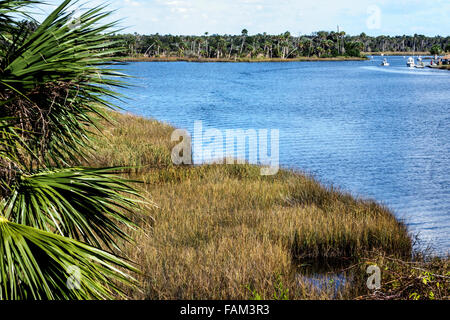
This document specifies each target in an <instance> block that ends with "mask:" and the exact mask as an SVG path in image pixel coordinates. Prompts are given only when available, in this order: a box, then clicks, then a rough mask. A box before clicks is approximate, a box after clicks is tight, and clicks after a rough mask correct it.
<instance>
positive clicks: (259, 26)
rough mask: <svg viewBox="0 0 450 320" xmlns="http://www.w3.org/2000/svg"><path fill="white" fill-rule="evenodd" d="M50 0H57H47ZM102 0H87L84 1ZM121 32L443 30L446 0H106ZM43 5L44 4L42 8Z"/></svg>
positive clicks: (449, 18) (449, 11) (447, 26)
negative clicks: (119, 25) (113, 10)
mask: <svg viewBox="0 0 450 320" xmlns="http://www.w3.org/2000/svg"><path fill="white" fill-rule="evenodd" d="M48 2H49V3H51V4H57V3H60V1H57V0H48ZM81 3H86V1H83V0H81ZM98 3H104V1H101V0H91V1H87V5H86V6H87V7H91V6H93V5H95V4H98ZM108 3H110V7H111V8H114V9H117V12H116V13H115V14H114V18H115V19H124V20H123V22H122V23H121V24H122V25H123V26H125V27H127V29H126V30H125V31H126V32H131V33H132V32H138V33H141V34H152V33H157V32H158V33H160V34H169V33H170V34H183V35H188V34H189V35H191V34H192V35H194V34H195V35H199V34H203V33H205V32H209V34H214V33H218V34H240V33H241V30H242V29H243V28H246V29H247V30H248V31H249V33H250V34H256V33H262V32H267V33H269V34H279V33H282V32H285V31H290V32H291V34H293V35H298V34H299V33H301V34H310V33H311V32H314V31H320V30H327V31H330V30H336V29H337V25H339V27H340V29H341V30H344V31H346V32H347V34H352V35H354V34H359V33H361V32H365V33H366V34H368V35H380V34H384V35H403V34H407V35H412V34H414V33H418V34H425V35H428V36H435V35H441V36H448V35H449V30H450V1H449V0H431V1H430V0H378V1H377V0H351V1H349V0H337V1H333V0H312V1H304V0H277V1H269V0H222V1H218V0H109V1H108ZM47 10H48V9H47Z"/></svg>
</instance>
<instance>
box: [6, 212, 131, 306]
mask: <svg viewBox="0 0 450 320" xmlns="http://www.w3.org/2000/svg"><path fill="white" fill-rule="evenodd" d="M0 257H1V259H0V299H1V300H4V299H108V298H113V297H114V296H115V295H121V294H122V292H121V290H120V289H119V286H118V284H119V283H125V284H132V283H134V279H133V278H132V277H130V276H129V275H128V274H127V273H126V272H125V271H123V270H128V271H133V272H135V271H136V269H135V268H134V267H133V266H132V265H130V264H129V263H127V262H125V261H124V260H123V259H121V258H119V257H117V256H115V255H112V254H110V253H107V252H105V251H102V250H100V249H97V248H94V247H91V246H88V245H85V244H83V243H81V242H78V241H75V240H72V239H69V238H65V237H61V236H58V235H54V234H52V233H49V232H45V231H41V230H37V229H35V228H31V227H28V226H24V225H20V224H16V223H13V222H9V221H8V220H6V219H5V218H3V217H1V216H0ZM107 284H109V285H107Z"/></svg>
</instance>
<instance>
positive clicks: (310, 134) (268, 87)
mask: <svg viewBox="0 0 450 320" xmlns="http://www.w3.org/2000/svg"><path fill="white" fill-rule="evenodd" d="M387 59H388V61H389V62H390V66H389V67H381V66H380V63H381V60H382V58H381V57H375V58H374V59H372V60H370V61H345V62H289V63H186V62H154V63H148V62H137V63H131V64H129V65H126V66H125V67H123V69H124V72H125V73H127V74H129V75H132V76H134V77H136V78H133V79H131V80H130V83H132V84H133V85H135V87H133V88H132V89H127V90H123V91H122V92H123V93H124V94H126V95H127V96H129V97H130V98H131V99H132V100H130V101H128V102H127V103H121V104H120V106H121V107H122V108H124V109H125V110H127V111H129V112H132V113H134V114H138V115H143V116H146V117H152V118H155V119H158V120H161V121H165V122H168V123H170V124H173V125H174V126H176V127H180V128H186V129H188V130H189V131H191V132H192V131H193V127H194V121H198V120H201V121H202V124H203V127H204V128H211V127H212V128H218V129H220V130H225V129H233V128H241V129H249V128H252V129H269V130H270V129H278V130H279V134H280V139H279V152H280V157H279V159H280V165H281V166H282V167H286V168H294V169H298V170H302V171H305V172H307V173H310V174H312V175H313V176H315V177H316V178H317V179H318V180H320V181H321V182H323V183H324V184H326V185H334V186H336V187H340V188H342V189H343V190H346V191H349V192H351V193H352V194H353V195H355V196H360V197H363V198H372V199H375V200H377V201H379V202H381V203H383V204H385V205H387V206H388V207H390V208H391V209H392V210H393V212H394V213H395V214H396V216H397V217H398V218H399V219H403V220H404V221H405V223H406V224H407V225H408V227H409V230H410V231H411V232H412V233H413V234H419V237H420V239H421V240H423V242H424V244H428V245H431V246H433V247H434V249H435V250H436V251H437V252H439V253H441V254H442V253H447V252H448V251H449V249H450V157H449V154H450V153H449V151H450V142H449V138H450V72H448V71H445V70H432V69H422V70H420V69H413V70H410V69H408V68H407V67H406V59H405V58H404V57H387ZM194 157H195V155H194Z"/></svg>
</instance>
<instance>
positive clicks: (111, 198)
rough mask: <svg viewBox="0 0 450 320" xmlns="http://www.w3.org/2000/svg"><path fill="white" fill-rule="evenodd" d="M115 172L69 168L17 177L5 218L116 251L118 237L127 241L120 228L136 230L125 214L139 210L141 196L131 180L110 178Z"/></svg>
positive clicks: (110, 169) (113, 169)
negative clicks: (131, 184) (130, 183)
mask: <svg viewBox="0 0 450 320" xmlns="http://www.w3.org/2000/svg"><path fill="white" fill-rule="evenodd" d="M115 170H117V169H116V168H109V169H86V168H69V169H56V170H53V171H44V172H41V173H36V174H32V175H24V176H21V177H20V179H17V182H16V185H15V186H13V187H12V194H11V196H10V197H9V200H8V202H7V204H6V211H5V215H6V217H7V218H8V219H9V220H11V221H14V222H17V223H20V224H24V225H27V226H32V227H36V228H39V229H42V230H46V231H52V232H58V233H59V234H61V235H63V236H68V237H72V238H74V239H78V240H83V241H84V242H86V243H88V244H91V245H94V246H101V245H103V244H104V245H106V246H107V247H108V248H110V249H112V248H116V249H118V246H117V245H116V242H117V241H118V240H119V239H129V237H128V235H127V234H126V233H125V232H124V231H122V228H123V227H128V228H129V227H134V226H135V225H134V224H133V222H132V221H131V220H130V219H129V218H128V217H127V215H126V214H127V213H128V214H133V213H134V211H137V210H138V207H137V205H136V204H137V203H138V202H139V200H138V199H139V195H138V193H137V191H136V190H135V189H133V188H132V187H130V186H129V185H128V182H129V181H126V180H124V179H121V178H118V177H115V176H113V175H111V172H112V171H115ZM125 195H128V196H129V197H130V196H133V197H134V199H132V198H129V197H126V196H125ZM121 225H122V228H121Z"/></svg>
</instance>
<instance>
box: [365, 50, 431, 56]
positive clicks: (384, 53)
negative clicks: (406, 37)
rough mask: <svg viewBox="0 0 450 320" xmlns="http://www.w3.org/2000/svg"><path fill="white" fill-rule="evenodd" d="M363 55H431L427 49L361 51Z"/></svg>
mask: <svg viewBox="0 0 450 320" xmlns="http://www.w3.org/2000/svg"><path fill="white" fill-rule="evenodd" d="M361 54H362V55H365V56H381V55H384V56H431V55H432V54H431V53H430V52H428V51H421V52H412V51H405V52H400V51H397V52H396V51H384V52H361Z"/></svg>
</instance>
